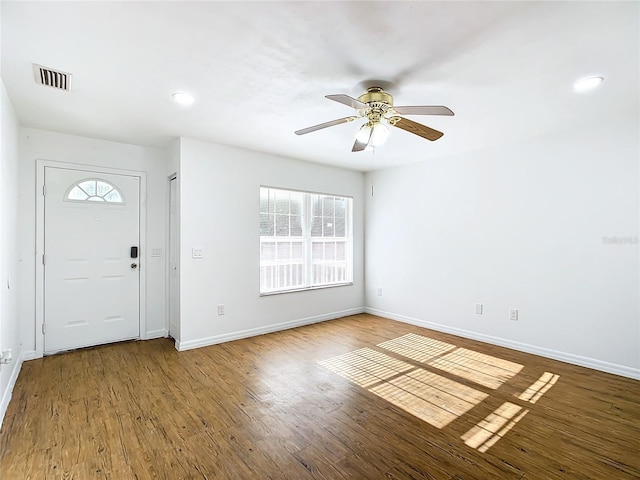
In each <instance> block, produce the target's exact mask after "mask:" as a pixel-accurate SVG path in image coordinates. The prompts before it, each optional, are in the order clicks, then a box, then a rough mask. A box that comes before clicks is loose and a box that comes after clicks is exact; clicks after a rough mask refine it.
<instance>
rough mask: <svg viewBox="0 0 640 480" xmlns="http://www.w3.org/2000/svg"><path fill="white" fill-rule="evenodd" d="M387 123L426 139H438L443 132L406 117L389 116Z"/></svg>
mask: <svg viewBox="0 0 640 480" xmlns="http://www.w3.org/2000/svg"><path fill="white" fill-rule="evenodd" d="M389 124H390V125H393V126H394V127H398V128H401V129H402V130H406V131H407V132H410V133H413V134H415V135H418V136H420V137H422V138H426V139H427V140H431V141H432V142H433V141H434V140H437V139H439V138H440V137H441V136H443V135H444V133H442V132H439V131H438V130H434V129H433V128H430V127H427V126H426V125H422V124H421V123H418V122H414V121H413V120H409V119H408V118H402V117H391V118H390V119H389Z"/></svg>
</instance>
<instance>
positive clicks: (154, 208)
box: [18, 128, 168, 357]
mask: <svg viewBox="0 0 640 480" xmlns="http://www.w3.org/2000/svg"><path fill="white" fill-rule="evenodd" d="M19 147H20V166H19V181H20V203H19V212H20V225H19V229H18V235H19V238H20V250H19V257H20V281H21V286H22V287H23V288H21V290H20V312H19V318H20V321H21V323H22V339H23V342H24V346H25V349H26V350H28V351H31V352H32V356H33V357H37V356H38V355H39V354H40V355H41V353H42V352H38V351H37V349H36V335H41V334H40V333H39V329H38V330H36V318H35V317H36V311H35V304H36V299H35V292H36V288H35V280H36V279H35V274H34V272H35V261H36V255H35V251H36V197H37V195H36V162H37V160H49V161H57V162H63V163H73V164H78V165H88V166H96V167H106V168H113V169H122V170H133V171H140V172H146V178H147V201H146V208H147V216H146V226H142V228H146V239H147V245H146V246H147V248H146V252H145V251H144V250H143V253H142V255H143V256H144V259H145V263H146V331H143V332H141V337H142V338H153V337H158V336H164V335H165V334H166V305H165V272H166V264H165V259H166V253H167V252H166V244H165V243H166V226H165V221H166V211H165V202H166V192H167V188H168V181H167V177H166V175H167V173H166V171H167V162H168V154H167V152H166V151H164V150H159V149H153V148H146V147H140V146H135V145H127V144H121V143H115V142H108V141H104V140H96V139H93V138H86V137H78V136H73V135H65V134H61V133H55V132H49V131H44V130H36V129H30V128H23V129H21V130H20V144H19ZM154 248H160V249H162V256H161V257H151V250H152V249H154ZM142 268H145V266H144V265H143V266H142Z"/></svg>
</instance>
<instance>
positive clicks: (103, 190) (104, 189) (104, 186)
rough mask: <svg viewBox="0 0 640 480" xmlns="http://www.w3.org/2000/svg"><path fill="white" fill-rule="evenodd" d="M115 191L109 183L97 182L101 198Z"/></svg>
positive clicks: (98, 193)
mask: <svg viewBox="0 0 640 480" xmlns="http://www.w3.org/2000/svg"><path fill="white" fill-rule="evenodd" d="M111 190H113V187H112V186H111V185H110V184H109V183H104V182H101V181H98V182H97V190H96V191H97V193H96V195H98V196H99V197H104V196H105V195H106V194H107V193H109V192H110V191H111Z"/></svg>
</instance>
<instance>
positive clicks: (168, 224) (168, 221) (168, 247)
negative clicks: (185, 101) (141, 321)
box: [165, 172, 180, 349]
mask: <svg viewBox="0 0 640 480" xmlns="http://www.w3.org/2000/svg"><path fill="white" fill-rule="evenodd" d="M174 180H175V182H176V198H175V201H176V208H177V215H176V219H175V220H176V221H177V222H180V193H179V192H180V183H179V178H178V173H177V172H176V173H172V174H171V175H169V176H168V177H167V196H166V204H167V208H166V222H165V225H166V237H165V238H166V242H165V251H166V252H167V254H166V259H167V268H166V272H165V275H166V278H165V291H166V292H167V297H166V298H167V301H166V308H165V310H166V319H167V322H166V324H167V327H166V328H167V334H169V335H171V333H172V332H171V308H172V305H171V295H172V292H171V237H172V235H171V228H172V227H175V226H172V224H171V182H172V181H174ZM179 232H180V230H179V228H178V238H176V241H177V245H176V248H177V250H178V258H177V259H176V260H177V263H176V266H177V269H178V271H177V275H178V299H179V297H180V233H179ZM178 304H179V303H178ZM178 322H179V319H178ZM178 332H180V325H178ZM179 337H180V335H178V338H176V332H173V335H172V338H173V340H174V345H175V347H176V349H178V346H179V345H180V338H179Z"/></svg>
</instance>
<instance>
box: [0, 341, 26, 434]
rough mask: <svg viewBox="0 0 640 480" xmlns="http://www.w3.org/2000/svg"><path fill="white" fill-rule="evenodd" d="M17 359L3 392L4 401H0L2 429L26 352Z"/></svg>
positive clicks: (0, 424)
mask: <svg viewBox="0 0 640 480" xmlns="http://www.w3.org/2000/svg"><path fill="white" fill-rule="evenodd" d="M16 361H17V364H16V365H15V366H14V367H13V371H12V372H11V377H9V383H8V384H7V388H6V390H5V391H4V392H3V393H2V401H0V429H2V422H4V414H5V413H7V408H8V407H9V402H10V401H11V395H12V394H13V387H15V385H16V380H18V375H20V369H21V368H22V362H23V361H24V353H22V354H20V355H18V357H17V359H16ZM5 368H6V367H5Z"/></svg>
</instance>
